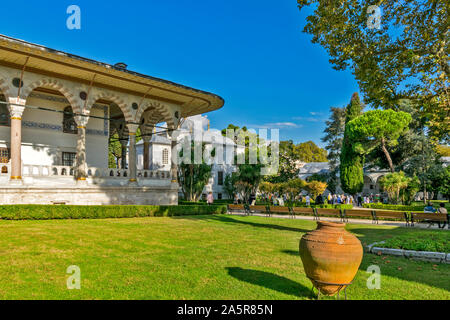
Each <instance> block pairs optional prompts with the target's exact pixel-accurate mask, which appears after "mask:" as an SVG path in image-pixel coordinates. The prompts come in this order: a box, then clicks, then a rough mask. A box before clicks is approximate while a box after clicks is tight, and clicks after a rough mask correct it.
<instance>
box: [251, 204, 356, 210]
mask: <svg viewBox="0 0 450 320" xmlns="http://www.w3.org/2000/svg"><path fill="white" fill-rule="evenodd" d="M256 204H257V205H261V206H273V205H272V204H271V203H269V202H257V203H256ZM286 207H296V208H309V207H310V208H320V209H342V210H345V209H353V205H351V204H317V205H316V204H311V205H310V206H307V205H306V203H304V202H303V203H299V202H296V203H294V204H292V203H286Z"/></svg>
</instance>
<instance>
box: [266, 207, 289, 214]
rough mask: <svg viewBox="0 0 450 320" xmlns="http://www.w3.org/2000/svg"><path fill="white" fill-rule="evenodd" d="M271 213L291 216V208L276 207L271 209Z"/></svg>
mask: <svg viewBox="0 0 450 320" xmlns="http://www.w3.org/2000/svg"><path fill="white" fill-rule="evenodd" d="M269 211H270V213H271V214H274V213H278V214H283V215H285V214H288V215H291V210H290V208H289V207H281V206H274V207H269Z"/></svg>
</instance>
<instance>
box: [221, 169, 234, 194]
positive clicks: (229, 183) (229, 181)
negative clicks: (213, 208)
mask: <svg viewBox="0 0 450 320" xmlns="http://www.w3.org/2000/svg"><path fill="white" fill-rule="evenodd" d="M223 189H224V190H225V192H226V194H227V196H228V199H234V195H235V194H236V187H235V181H233V175H232V174H227V175H226V177H225V180H224V182H223Z"/></svg>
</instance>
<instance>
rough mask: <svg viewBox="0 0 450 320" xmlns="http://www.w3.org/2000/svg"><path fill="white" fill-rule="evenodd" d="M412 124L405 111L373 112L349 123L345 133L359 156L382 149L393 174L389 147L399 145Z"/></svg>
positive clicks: (393, 169)
mask: <svg viewBox="0 0 450 320" xmlns="http://www.w3.org/2000/svg"><path fill="white" fill-rule="evenodd" d="M410 122H411V115H410V114H409V113H406V112H403V111H399V112H395V111H393V110H372V111H368V112H366V113H364V114H363V115H362V116H360V117H358V118H356V119H354V120H352V121H350V122H349V123H347V125H346V129H345V132H346V134H347V136H348V138H349V140H350V141H351V143H352V145H353V150H354V151H355V152H357V153H359V154H365V153H368V152H369V151H371V150H373V149H375V148H377V147H381V150H382V151H383V153H384V155H385V156H386V160H387V161H388V163H389V168H390V169H391V172H395V168H394V164H393V162H392V158H391V156H390V154H389V151H388V147H389V146H393V145H396V144H397V143H398V141H397V139H398V138H399V137H400V135H401V134H402V133H404V132H405V131H406V130H407V128H408V125H409V123H410Z"/></svg>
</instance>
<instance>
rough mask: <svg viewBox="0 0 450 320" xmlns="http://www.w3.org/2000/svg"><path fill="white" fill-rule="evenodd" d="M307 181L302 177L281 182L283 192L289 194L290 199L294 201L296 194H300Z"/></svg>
mask: <svg viewBox="0 0 450 320" xmlns="http://www.w3.org/2000/svg"><path fill="white" fill-rule="evenodd" d="M306 186H307V183H306V182H305V181H304V180H302V179H298V178H297V179H293V180H289V181H288V182H284V183H282V184H281V192H282V193H285V194H287V195H288V196H289V200H290V201H294V199H295V196H296V195H298V194H299V193H300V192H301V191H302V190H303V189H304V188H305V187H306Z"/></svg>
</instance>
